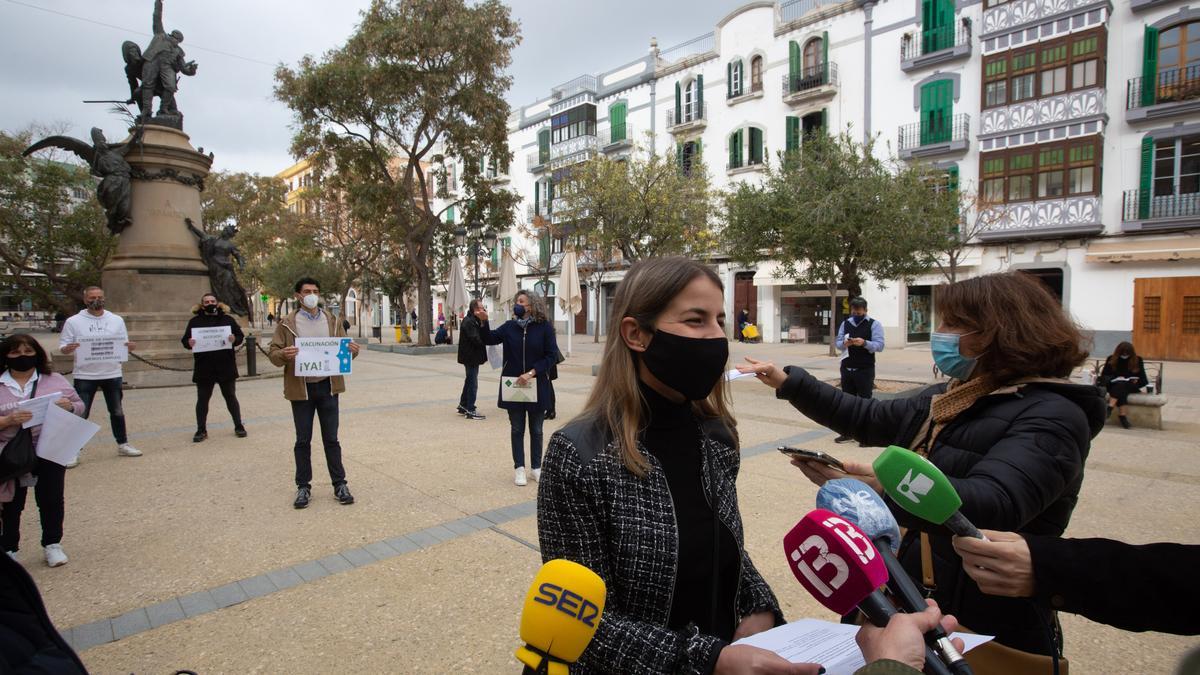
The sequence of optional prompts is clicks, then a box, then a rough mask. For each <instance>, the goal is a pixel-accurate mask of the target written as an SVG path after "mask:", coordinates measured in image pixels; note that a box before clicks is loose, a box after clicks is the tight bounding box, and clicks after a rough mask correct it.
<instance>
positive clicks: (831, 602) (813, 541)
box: [783, 509, 895, 623]
mask: <svg viewBox="0 0 1200 675" xmlns="http://www.w3.org/2000/svg"><path fill="white" fill-rule="evenodd" d="M783 551H784V553H785V554H786V555H787V557H788V562H789V563H790V565H789V566H790V567H791V569H792V574H795V575H796V580H797V581H799V582H800V583H801V585H803V586H804V588H805V589H807V590H808V592H809V593H812V595H813V597H814V598H816V599H817V601H818V602H820V603H821V604H822V605H825V606H826V607H827V608H829V609H830V610H832V611H834V612H837V613H838V614H839V615H845V614H848V613H849V612H850V610H852V609H854V608H855V607H858V606H859V605H860V604H861V603H862V602H863V601H864V600H866V599H867V598H868V596H870V595H871V594H872V593H873V592H874V591H876V590H878V589H879V587H880V586H882V585H884V584H886V583H887V580H888V573H887V567H886V566H885V565H884V562H883V559H882V558H881V557H880V556H879V551H877V550H875V545H874V544H872V543H871V540H870V539H869V538H868V537H867V535H866V534H864V533H863V531H862V530H860V529H858V526H856V525H855V524H854V523H851V522H849V521H847V520H846V519H844V518H842V517H841V516H839V515H837V514H835V513H833V512H832V511H826V510H825V509H815V510H813V511H811V512H809V514H808V515H806V516H804V518H803V519H801V520H800V522H798V523H796V526H795V527H793V528H792V531H791V532H788V533H787V535H786V536H785V537H784V538H783ZM880 599H882V598H880ZM863 609H864V611H866V608H863ZM892 611H893V612H894V611H895V610H892ZM867 614H868V617H869V618H872V622H874V617H870V614H871V612H867ZM884 623H887V621H886V619H884Z"/></svg>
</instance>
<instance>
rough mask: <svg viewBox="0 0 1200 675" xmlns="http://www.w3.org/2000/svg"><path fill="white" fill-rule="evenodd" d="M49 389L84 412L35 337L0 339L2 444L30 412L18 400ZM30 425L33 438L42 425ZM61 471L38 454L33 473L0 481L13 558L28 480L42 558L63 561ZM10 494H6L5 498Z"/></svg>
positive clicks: (3, 533)
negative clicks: (37, 516) (38, 518)
mask: <svg viewBox="0 0 1200 675" xmlns="http://www.w3.org/2000/svg"><path fill="white" fill-rule="evenodd" d="M35 386H36V392H35V390H34V388H35ZM54 392H58V393H60V394H62V396H61V397H60V398H59V399H58V400H56V401H55V404H57V405H58V406H59V407H61V408H63V409H64V410H69V411H71V412H73V413H75V414H76V415H82V414H83V401H82V400H81V399H80V398H79V395H78V394H76V393H75V388H74V387H72V386H71V384H70V383H69V382H67V379H66V378H65V377H63V376H62V375H59V374H57V373H53V372H51V370H50V360H49V358H47V356H46V350H44V349H42V346H41V345H40V344H38V341H37V340H35V339H33V338H32V337H30V336H28V335H13V336H10V337H8V338H5V339H4V340H3V341H0V444H7V443H8V441H9V439H11V438H12V437H13V436H14V435H16V433H17V430H19V429H20V428H21V425H22V424H24V423H25V422H26V421H28V420H29V419H30V417H31V416H32V415H31V414H30V412H29V411H28V410H19V409H18V408H17V404H18V403H20V402H21V401H23V400H25V399H28V398H30V396H31V395H34V396H45V395H46V394H52V393H54ZM32 431H33V438H34V443H37V438H38V434H39V433H40V432H41V425H38V426H35V427H33V429H32ZM66 473H67V468H66V467H65V466H63V465H62V464H57V463H55V462H51V461H49V460H46V459H42V458H41V457H39V458H38V461H37V466H36V467H34V469H33V473H32V474H29V475H26V476H22V477H21V478H17V479H15V480H13V481H8V484H6V485H0V545H2V546H3V547H4V550H5V551H6V552H7V553H8V555H10V556H12V557H13V558H14V559H16V557H17V556H16V553H17V549H18V548H19V545H20V541H21V511H22V510H23V509H24V508H25V496H26V494H27V493H28V492H29V487H28V486H29V485H30V484H32V485H34V488H33V493H34V497H35V498H36V499H37V505H38V512H39V513H40V515H41V518H42V547H43V549H44V551H45V555H46V564H47V565H49V566H51V567H58V566H59V565H65V564H66V563H67V554H66V553H63V549H62V534H63V490H64V487H65V481H66ZM14 483H15V485H13V484H14ZM9 494H11V498H10V499H6V497H7V496H8V495H9Z"/></svg>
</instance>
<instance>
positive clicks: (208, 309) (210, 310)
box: [204, 305, 218, 314]
mask: <svg viewBox="0 0 1200 675" xmlns="http://www.w3.org/2000/svg"><path fill="white" fill-rule="evenodd" d="M217 309H218V308H217V306H216V305H205V306H204V311H205V312H208V313H209V314H216V313H217Z"/></svg>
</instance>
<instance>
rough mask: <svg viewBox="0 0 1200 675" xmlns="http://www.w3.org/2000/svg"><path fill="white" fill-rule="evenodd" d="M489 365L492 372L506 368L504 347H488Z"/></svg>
mask: <svg viewBox="0 0 1200 675" xmlns="http://www.w3.org/2000/svg"><path fill="white" fill-rule="evenodd" d="M487 355H488V365H490V366H491V367H492V370H500V369H501V368H503V367H504V345H488V346H487Z"/></svg>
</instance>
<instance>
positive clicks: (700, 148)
mask: <svg viewBox="0 0 1200 675" xmlns="http://www.w3.org/2000/svg"><path fill="white" fill-rule="evenodd" d="M702 151H703V146H702V145H701V141H700V139H699V138H697V139H696V153H695V155H694V156H695V158H696V159H695V160H694V161H698V160H699V159H700V153H701V152H702Z"/></svg>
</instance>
